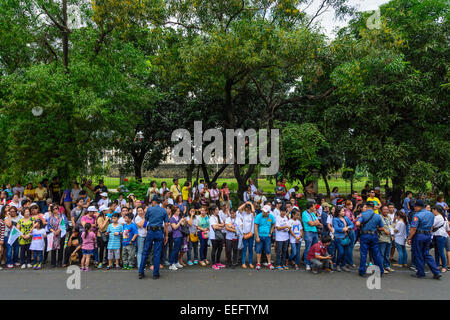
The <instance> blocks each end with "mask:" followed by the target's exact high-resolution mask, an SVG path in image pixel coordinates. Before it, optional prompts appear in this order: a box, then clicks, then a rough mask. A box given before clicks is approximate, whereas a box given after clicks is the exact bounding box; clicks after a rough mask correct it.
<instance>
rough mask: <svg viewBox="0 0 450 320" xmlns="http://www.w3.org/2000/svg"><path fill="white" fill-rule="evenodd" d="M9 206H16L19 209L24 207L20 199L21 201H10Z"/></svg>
mask: <svg viewBox="0 0 450 320" xmlns="http://www.w3.org/2000/svg"><path fill="white" fill-rule="evenodd" d="M9 206H10V207H16V208H17V209H20V208H22V203H20V201H19V203H14V202H12V201H11V202H10V203H9Z"/></svg>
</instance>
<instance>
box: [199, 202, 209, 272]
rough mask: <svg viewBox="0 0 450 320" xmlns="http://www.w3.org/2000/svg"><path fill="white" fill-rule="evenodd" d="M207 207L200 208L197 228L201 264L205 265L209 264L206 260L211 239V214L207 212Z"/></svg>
mask: <svg viewBox="0 0 450 320" xmlns="http://www.w3.org/2000/svg"><path fill="white" fill-rule="evenodd" d="M206 212H207V211H206V208H205V207H201V208H200V216H199V217H198V225H197V229H198V231H199V233H198V236H199V239H200V265H201V266H202V267H205V266H206V265H208V264H209V261H208V260H206V254H207V252H208V239H209V216H208V215H207V213H206Z"/></svg>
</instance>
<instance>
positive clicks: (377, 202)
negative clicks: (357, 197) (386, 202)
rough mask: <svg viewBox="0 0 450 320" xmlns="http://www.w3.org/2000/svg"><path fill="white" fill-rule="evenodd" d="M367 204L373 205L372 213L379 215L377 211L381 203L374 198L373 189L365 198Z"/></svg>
mask: <svg viewBox="0 0 450 320" xmlns="http://www.w3.org/2000/svg"><path fill="white" fill-rule="evenodd" d="M367 202H372V203H373V205H374V210H373V211H374V212H375V213H379V211H378V209H380V207H381V201H380V199H379V198H378V197H377V196H376V194H375V190H374V189H372V190H370V192H369V197H368V198H367Z"/></svg>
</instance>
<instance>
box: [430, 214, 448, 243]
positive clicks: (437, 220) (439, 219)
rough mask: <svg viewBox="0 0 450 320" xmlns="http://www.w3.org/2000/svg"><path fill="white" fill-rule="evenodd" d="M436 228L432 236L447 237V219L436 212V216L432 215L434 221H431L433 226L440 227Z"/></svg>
mask: <svg viewBox="0 0 450 320" xmlns="http://www.w3.org/2000/svg"><path fill="white" fill-rule="evenodd" d="M440 226H442V227H441V228H439V229H438V230H436V232H433V236H441V237H445V238H447V237H448V233H447V230H448V228H449V227H448V221H445V220H444V217H443V216H442V215H440V214H438V215H437V216H434V223H433V228H437V227H440Z"/></svg>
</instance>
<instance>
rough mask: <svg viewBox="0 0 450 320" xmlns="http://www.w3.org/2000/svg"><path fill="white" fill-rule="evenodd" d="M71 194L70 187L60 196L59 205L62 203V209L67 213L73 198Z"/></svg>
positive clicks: (69, 210)
mask: <svg viewBox="0 0 450 320" xmlns="http://www.w3.org/2000/svg"><path fill="white" fill-rule="evenodd" d="M69 188H70V187H69ZM71 194H72V189H66V190H64V192H63V195H62V197H61V201H60V203H59V205H61V206H62V205H64V209H65V211H66V212H67V213H69V212H71V211H72V209H71V206H72V201H73V198H72V196H71Z"/></svg>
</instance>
